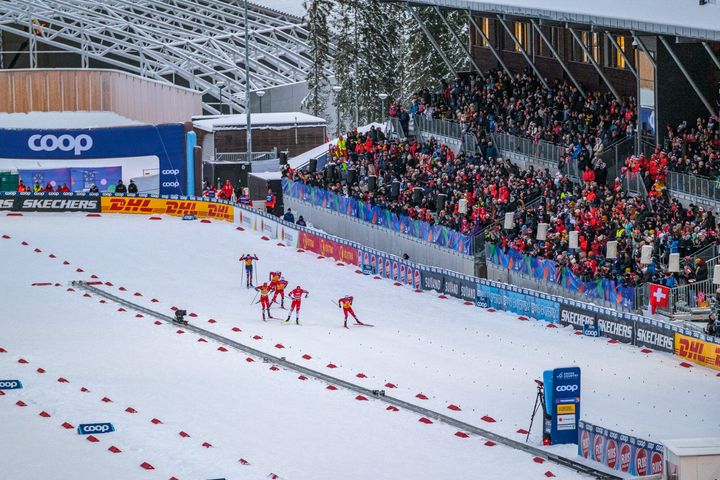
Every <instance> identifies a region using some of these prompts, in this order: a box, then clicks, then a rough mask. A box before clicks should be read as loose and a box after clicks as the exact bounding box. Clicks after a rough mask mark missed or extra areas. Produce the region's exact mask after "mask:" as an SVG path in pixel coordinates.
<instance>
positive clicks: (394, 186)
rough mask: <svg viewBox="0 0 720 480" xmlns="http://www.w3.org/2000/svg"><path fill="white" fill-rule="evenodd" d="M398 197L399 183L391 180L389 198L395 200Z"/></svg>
mask: <svg viewBox="0 0 720 480" xmlns="http://www.w3.org/2000/svg"><path fill="white" fill-rule="evenodd" d="M399 196H400V182H398V181H397V180H393V182H392V188H391V189H390V198H392V199H393V200H397V198H398V197H399Z"/></svg>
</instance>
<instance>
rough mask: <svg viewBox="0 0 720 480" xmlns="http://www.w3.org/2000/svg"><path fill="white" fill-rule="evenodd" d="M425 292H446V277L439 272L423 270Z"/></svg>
mask: <svg viewBox="0 0 720 480" xmlns="http://www.w3.org/2000/svg"><path fill="white" fill-rule="evenodd" d="M422 288H423V290H435V291H436V292H438V293H442V292H443V291H444V290H445V275H443V274H442V273H441V272H440V271H438V270H431V269H429V268H425V269H423V286H422Z"/></svg>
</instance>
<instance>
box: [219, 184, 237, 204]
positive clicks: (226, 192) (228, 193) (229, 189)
mask: <svg viewBox="0 0 720 480" xmlns="http://www.w3.org/2000/svg"><path fill="white" fill-rule="evenodd" d="M233 193H235V189H234V188H233V186H232V184H231V183H230V180H225V184H224V185H223V186H222V188H221V189H220V198H224V199H225V200H231V199H232V196H233Z"/></svg>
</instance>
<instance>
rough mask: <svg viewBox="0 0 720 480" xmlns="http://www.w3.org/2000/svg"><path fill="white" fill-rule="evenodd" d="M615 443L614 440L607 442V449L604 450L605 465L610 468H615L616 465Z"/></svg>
mask: <svg viewBox="0 0 720 480" xmlns="http://www.w3.org/2000/svg"><path fill="white" fill-rule="evenodd" d="M617 453H618V452H617V443H616V442H615V440H612V439H610V440H608V442H607V448H606V449H605V464H606V465H607V466H608V467H610V468H615V465H616V464H617Z"/></svg>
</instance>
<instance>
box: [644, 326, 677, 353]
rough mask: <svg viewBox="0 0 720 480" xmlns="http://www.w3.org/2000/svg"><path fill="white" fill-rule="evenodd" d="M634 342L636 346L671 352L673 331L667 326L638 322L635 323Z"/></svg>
mask: <svg viewBox="0 0 720 480" xmlns="http://www.w3.org/2000/svg"><path fill="white" fill-rule="evenodd" d="M634 343H635V345H636V346H638V347H647V348H652V349H653V350H658V351H660V352H667V353H673V352H674V351H675V333H674V332H673V331H672V330H670V329H669V328H667V327H662V326H660V325H657V326H656V325H652V324H648V323H639V322H638V323H637V324H636V325H635V342H634Z"/></svg>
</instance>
